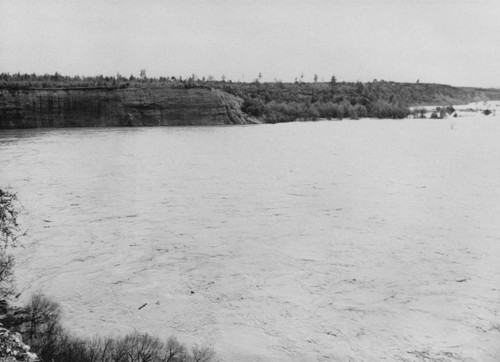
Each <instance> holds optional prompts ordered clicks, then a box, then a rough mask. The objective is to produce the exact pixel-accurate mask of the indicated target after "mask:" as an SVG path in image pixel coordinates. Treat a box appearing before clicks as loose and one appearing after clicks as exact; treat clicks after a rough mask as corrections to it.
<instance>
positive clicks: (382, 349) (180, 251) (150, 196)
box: [0, 116, 500, 361]
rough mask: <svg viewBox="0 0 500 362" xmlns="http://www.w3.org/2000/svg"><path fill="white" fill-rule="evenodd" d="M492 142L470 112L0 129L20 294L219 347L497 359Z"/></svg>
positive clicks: (86, 327) (498, 254)
mask: <svg viewBox="0 0 500 362" xmlns="http://www.w3.org/2000/svg"><path fill="white" fill-rule="evenodd" d="M499 140H500V118H499V117H489V118H488V117H484V116H477V117H467V118H458V119H453V120H451V119H448V120H410V119H408V120H374V119H365V120H359V121H342V122H337V121H319V122H310V123H290V124H281V125H258V126H234V127H233V126H231V127H186V128H176V127H166V128H103V129H101V128H96V129H43V130H0V187H2V188H7V187H10V189H11V191H13V192H16V193H17V195H18V198H19V200H20V202H21V204H22V210H21V217H20V222H21V224H22V227H23V229H26V230H27V232H28V234H27V236H26V237H25V238H24V239H23V241H22V244H23V247H21V248H17V249H16V250H15V253H16V258H17V266H16V267H17V285H18V289H19V290H20V291H22V292H23V294H22V296H21V300H22V299H23V298H27V297H28V296H29V294H30V293H32V292H35V291H38V290H41V291H43V292H44V293H46V294H48V295H50V296H52V297H53V298H54V299H56V300H57V301H58V302H59V303H61V305H62V307H63V310H64V323H65V325H66V326H67V327H68V328H69V329H71V330H73V331H74V332H75V333H78V334H80V335H85V336H93V335H95V334H104V333H113V334H124V333H127V332H130V331H133V330H138V331H143V332H149V333H154V334H157V335H160V336H165V337H166V336H170V335H175V336H176V337H177V338H178V339H179V340H181V341H184V342H186V343H188V344H193V343H198V344H201V345H208V346H211V347H213V348H214V349H215V350H216V351H217V353H218V354H219V355H220V356H221V358H222V359H224V360H225V361H309V360H311V361H318V360H324V361H331V360H339V361H347V360H354V361H361V360H370V361H378V360H404V361H419V360H422V359H423V358H429V360H439V361H462V360H463V361H465V360H480V361H496V360H498V358H500V350H499V344H498V340H500V307H499V304H498V301H499V300H500V287H499V286H500V263H499V260H500V202H499V200H500V162H499V156H500V142H499ZM146 303H147V304H146ZM144 304H146V306H144V307H143V308H141V309H139V307H140V306H142V305H144Z"/></svg>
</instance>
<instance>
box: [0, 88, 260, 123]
mask: <svg viewBox="0 0 500 362" xmlns="http://www.w3.org/2000/svg"><path fill="white" fill-rule="evenodd" d="M241 103H242V100H241V99H240V98H238V97H235V96H233V95H231V94H228V93H225V92H222V91H220V90H213V89H208V88H190V89H185V88H125V89H116V88H60V89H59V88H51V89H29V90H12V89H2V90H0V128H37V127H119V126H195V125H227V124H250V123H259V122H258V121H257V120H256V119H254V118H252V117H249V116H248V115H247V114H245V113H243V112H242V111H241Z"/></svg>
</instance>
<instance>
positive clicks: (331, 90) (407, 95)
mask: <svg viewBox="0 0 500 362" xmlns="http://www.w3.org/2000/svg"><path fill="white" fill-rule="evenodd" d="M138 87H141V88H158V87H168V88H210V89H220V90H222V91H224V92H228V93H231V94H234V95H236V96H238V97H240V98H242V99H243V104H242V107H241V109H242V110H243V111H244V112H245V113H247V114H249V115H251V116H253V117H256V118H259V119H260V120H262V121H263V122H267V123H278V122H290V121H295V120H315V119H318V118H326V119H343V118H353V119H357V118H360V117H375V118H404V117H406V116H408V115H409V113H410V111H409V109H408V107H410V106H416V105H425V104H433V105H437V104H440V105H443V106H447V105H452V104H465V103H470V102H473V101H479V100H487V99H500V90H499V89H480V88H457V87H452V86H448V85H442V84H425V83H419V82H417V83H396V82H387V81H384V80H380V81H377V80H373V81H372V82H366V83H362V82H338V81H337V80H336V78H335V77H332V78H331V80H330V82H317V77H315V81H314V83H305V82H302V81H295V82H294V83H283V82H280V81H276V82H271V83H262V82H260V81H259V78H257V79H256V80H255V81H253V82H251V83H244V82H232V81H225V80H222V81H216V80H214V79H213V78H212V77H208V78H205V77H203V78H201V79H200V78H198V77H196V76H195V75H194V74H193V75H192V76H191V77H189V78H187V79H182V77H159V78H148V77H146V75H145V72H144V73H142V74H141V77H139V78H136V77H134V76H130V77H129V78H126V77H123V76H121V75H119V74H118V75H117V76H116V77H104V76H102V75H100V76H96V77H85V76H83V77H80V76H75V77H68V76H62V75H60V74H58V73H55V74H54V75H48V74H45V75H36V74H19V73H17V74H12V75H10V74H6V73H2V74H0V89H9V90H27V89H54V88H56V89H57V88H63V89H89V90H90V89H95V88H105V89H124V88H138Z"/></svg>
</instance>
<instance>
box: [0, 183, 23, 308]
mask: <svg viewBox="0 0 500 362" xmlns="http://www.w3.org/2000/svg"><path fill="white" fill-rule="evenodd" d="M17 209H18V208H17V197H16V195H15V194H14V193H11V192H9V191H4V190H2V189H0V312H2V311H5V308H6V306H7V300H8V299H9V298H10V297H11V296H12V295H13V294H14V292H15V288H14V270H13V269H14V257H13V256H12V255H11V254H9V249H10V248H12V247H15V246H17V242H18V238H19V237H20V236H22V235H24V234H21V231H20V230H21V229H20V227H19V224H18V222H17V215H18V210H17Z"/></svg>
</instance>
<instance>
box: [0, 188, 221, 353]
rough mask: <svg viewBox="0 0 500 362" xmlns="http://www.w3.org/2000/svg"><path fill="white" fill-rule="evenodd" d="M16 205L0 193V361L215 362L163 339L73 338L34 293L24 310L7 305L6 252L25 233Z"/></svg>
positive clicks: (57, 311)
mask: <svg viewBox="0 0 500 362" xmlns="http://www.w3.org/2000/svg"><path fill="white" fill-rule="evenodd" d="M16 202H17V198H16V195H15V194H13V193H10V192H8V191H3V190H2V189H0V361H1V362H4V361H35V360H37V358H40V360H41V361H42V362H43V361H47V362H167V361H168V362H215V361H216V355H215V352H214V351H213V350H212V349H210V348H206V347H202V348H201V347H197V346H195V347H193V348H192V349H188V348H187V347H186V346H185V345H183V344H181V343H179V342H178V341H177V340H176V339H175V338H169V339H167V340H166V341H162V340H160V339H159V338H158V337H153V336H150V335H148V334H143V333H138V332H135V333H132V334H128V335H126V336H125V337H114V336H107V337H95V338H81V337H77V336H74V335H72V334H71V333H70V332H68V331H67V330H66V329H65V328H63V327H62V325H61V308H60V306H59V304H58V303H57V302H55V301H53V300H51V299H50V298H48V297H46V296H45V295H43V294H41V293H38V294H35V295H33V296H32V297H31V299H30V301H29V302H28V304H27V305H25V306H24V307H20V308H19V307H14V306H12V305H10V303H9V302H10V301H11V296H12V295H13V293H14V290H15V289H14V277H13V266H14V258H13V257H12V256H11V255H9V254H8V253H7V251H8V248H9V247H12V246H15V245H17V240H18V238H19V237H20V236H22V235H24V234H21V233H20V227H19V224H18V222H17V215H18V211H17V207H16ZM3 327H5V328H3ZM23 342H24V343H23ZM25 343H26V344H25ZM37 356H38V357H37Z"/></svg>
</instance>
